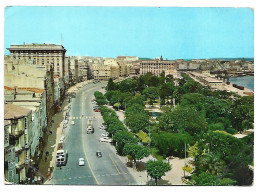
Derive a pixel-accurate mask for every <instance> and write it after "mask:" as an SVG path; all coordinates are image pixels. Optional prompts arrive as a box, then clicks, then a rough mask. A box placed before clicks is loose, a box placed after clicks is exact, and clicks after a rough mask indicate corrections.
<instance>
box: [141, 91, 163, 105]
mask: <svg viewBox="0 0 260 192" xmlns="http://www.w3.org/2000/svg"><path fill="white" fill-rule="evenodd" d="M143 94H144V95H145V97H146V98H149V99H150V105H153V103H154V101H155V99H157V98H158V97H159V95H158V92H157V88H156V87H148V88H146V89H145V90H144V91H143Z"/></svg>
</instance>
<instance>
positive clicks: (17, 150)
mask: <svg viewBox="0 0 260 192" xmlns="http://www.w3.org/2000/svg"><path fill="white" fill-rule="evenodd" d="M14 149H15V152H16V153H21V152H22V151H23V150H24V147H23V146H15V147H14Z"/></svg>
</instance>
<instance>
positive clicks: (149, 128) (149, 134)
mask: <svg viewBox="0 0 260 192" xmlns="http://www.w3.org/2000/svg"><path fill="white" fill-rule="evenodd" d="M148 142H149V143H148V149H149V150H150V145H151V144H150V143H151V137H150V123H149V141H148Z"/></svg>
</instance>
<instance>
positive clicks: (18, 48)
mask: <svg viewBox="0 0 260 192" xmlns="http://www.w3.org/2000/svg"><path fill="white" fill-rule="evenodd" d="M7 49H8V50H9V51H10V55H11V58H13V59H18V60H26V61H27V63H31V64H35V65H47V66H48V65H51V66H52V67H53V69H54V75H57V76H59V77H64V75H65V53H66V49H65V48H64V47H63V46H62V45H55V44H36V43H33V44H24V45H11V47H10V48H7Z"/></svg>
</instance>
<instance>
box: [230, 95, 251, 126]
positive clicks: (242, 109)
mask: <svg viewBox="0 0 260 192" xmlns="http://www.w3.org/2000/svg"><path fill="white" fill-rule="evenodd" d="M231 123H232V126H233V128H234V129H236V130H238V131H242V130H246V129H252V128H253V123H254V97H253V96H246V97H242V98H239V99H237V100H236V101H235V102H234V104H233V105H232V106H231Z"/></svg>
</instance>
